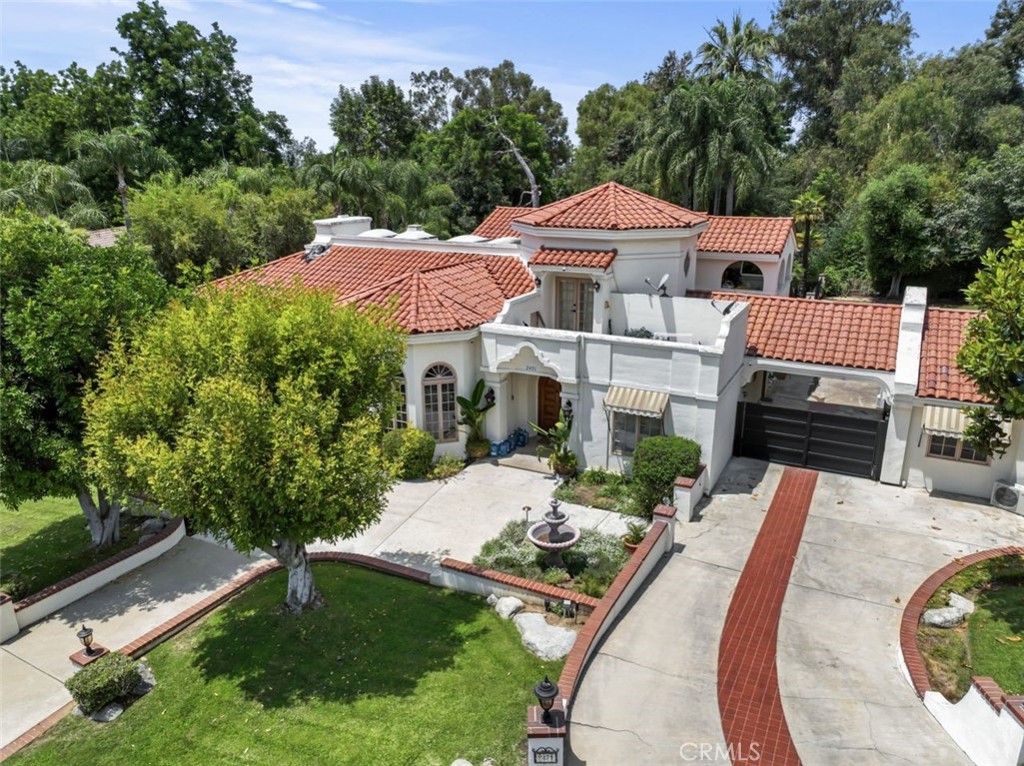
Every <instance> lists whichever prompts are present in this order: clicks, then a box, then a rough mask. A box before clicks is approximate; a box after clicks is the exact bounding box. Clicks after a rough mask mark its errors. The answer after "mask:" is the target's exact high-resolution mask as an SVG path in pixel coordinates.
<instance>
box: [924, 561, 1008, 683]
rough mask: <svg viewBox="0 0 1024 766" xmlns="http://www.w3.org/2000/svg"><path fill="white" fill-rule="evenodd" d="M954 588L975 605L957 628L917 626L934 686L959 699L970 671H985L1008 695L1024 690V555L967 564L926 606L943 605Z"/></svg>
mask: <svg viewBox="0 0 1024 766" xmlns="http://www.w3.org/2000/svg"><path fill="white" fill-rule="evenodd" d="M950 593H959V594H961V595H965V596H967V597H968V598H970V599H972V600H973V601H974V605H975V610H974V613H973V614H971V615H970V616H969V617H968V618H967V621H966V622H965V624H964V625H962V626H960V627H958V628H951V629H946V628H930V627H924V626H922V627H921V628H919V630H918V634H917V642H918V648H919V649H920V650H921V655H922V657H923V658H924V662H925V668H926V669H927V671H928V677H929V679H930V680H931V682H932V685H933V686H934V687H935V689H936V690H937V691H939V692H940V693H941V694H943V695H944V696H945V697H946V698H947V699H949V700H951V701H956V700H959V699H960V698H961V697H963V695H964V694H965V693H966V691H967V689H968V687H969V686H970V682H971V677H972V676H987V677H991V678H994V679H995V681H996V682H997V683H998V684H999V685H1000V686H1001V687H1002V688H1003V691H1005V692H1007V693H1008V694H1024V676H1022V675H1021V670H1020V669H1021V668H1022V667H1024V556H1001V557H998V558H993V559H989V560H987V561H982V562H979V563H977V564H974V565H973V566H970V567H967V568H966V569H964V570H963V571H961V572H959V573H957V574H956V575H954V576H953V577H951V578H950V579H948V580H947V581H946V582H945V583H943V584H942V585H941V586H940V587H939V589H938V590H937V591H936V592H935V594H934V595H933V596H932V598H931V599H930V600H929V601H928V604H927V606H928V608H930V609H932V608H939V607H942V606H945V605H946V602H947V600H948V598H949V594H950Z"/></svg>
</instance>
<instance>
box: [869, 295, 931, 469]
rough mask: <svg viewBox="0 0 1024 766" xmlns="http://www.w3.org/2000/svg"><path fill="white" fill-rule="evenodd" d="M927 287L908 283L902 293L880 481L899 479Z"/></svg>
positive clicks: (922, 327) (908, 432)
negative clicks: (913, 285) (891, 394)
mask: <svg viewBox="0 0 1024 766" xmlns="http://www.w3.org/2000/svg"><path fill="white" fill-rule="evenodd" d="M927 308H928V291H927V290H926V289H925V288H923V287H908V288H907V290H906V292H905V293H904V294H903V308H902V310H901V311H900V335H899V341H898V342H897V344H896V371H895V373H894V374H893V397H892V410H891V411H890V413H889V425H888V427H887V429H886V434H885V451H884V452H883V453H882V470H881V472H880V473H879V477H878V479H879V481H881V482H882V483H883V484H900V483H902V482H903V466H904V463H905V462H906V457H907V441H908V440H909V436H910V416H911V415H912V414H913V408H914V404H913V402H914V397H915V396H916V395H917V378H918V374H919V372H920V370H921V338H922V336H923V335H924V319H925V311H926V310H927Z"/></svg>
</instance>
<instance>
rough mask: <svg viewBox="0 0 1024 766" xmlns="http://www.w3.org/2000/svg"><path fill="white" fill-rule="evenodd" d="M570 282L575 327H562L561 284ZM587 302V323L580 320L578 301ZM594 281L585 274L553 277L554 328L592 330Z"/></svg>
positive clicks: (576, 330) (569, 330) (579, 330)
mask: <svg viewBox="0 0 1024 766" xmlns="http://www.w3.org/2000/svg"><path fill="white" fill-rule="evenodd" d="M564 284H572V285H573V287H574V296H573V305H574V306H575V308H574V309H573V310H572V315H573V323H574V324H575V325H576V326H575V327H562V326H561V325H562V322H561V319H562V285H564ZM581 302H583V303H588V302H589V306H590V322H589V324H587V323H584V322H581V321H580V314H581V313H583V312H580V310H579V306H580V303H581ZM594 303H595V301H594V281H593V280H592V279H590V278H588V277H585V276H558V277H556V278H555V326H556V328H555V329H558V330H566V331H568V332H589V333H592V332H593V331H594V309H595V306H594Z"/></svg>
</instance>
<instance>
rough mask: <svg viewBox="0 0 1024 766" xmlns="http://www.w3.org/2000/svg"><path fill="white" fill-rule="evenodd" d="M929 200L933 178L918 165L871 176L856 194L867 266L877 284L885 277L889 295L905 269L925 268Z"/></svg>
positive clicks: (893, 293) (897, 288) (917, 270)
mask: <svg viewBox="0 0 1024 766" xmlns="http://www.w3.org/2000/svg"><path fill="white" fill-rule="evenodd" d="M934 201H935V188H934V185H933V181H932V178H931V176H929V174H928V171H927V170H926V169H925V168H923V167H921V166H920V165H904V166H903V167H901V168H899V169H898V170H895V171H894V172H892V173H890V174H889V175H887V176H885V177H883V178H875V179H872V180H871V181H869V182H868V184H867V185H866V186H865V187H864V190H863V191H862V192H861V193H860V196H859V197H858V205H859V207H860V213H861V225H862V226H863V230H864V237H865V242H866V244H867V252H868V268H869V269H870V271H871V275H872V277H873V278H874V280H875V286H876V288H881V286H882V285H883V284H884V283H885V282H888V283H889V291H888V294H889V297H896V296H898V295H899V292H900V283H901V282H902V280H903V277H904V276H905V275H913V274H920V273H923V272H925V271H927V269H928V266H929V255H930V250H929V236H928V235H929V222H930V221H931V219H932V215H933V213H934Z"/></svg>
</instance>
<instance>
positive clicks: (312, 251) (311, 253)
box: [305, 245, 327, 263]
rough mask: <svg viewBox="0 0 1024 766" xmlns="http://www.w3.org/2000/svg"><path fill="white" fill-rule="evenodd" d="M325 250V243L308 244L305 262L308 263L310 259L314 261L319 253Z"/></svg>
mask: <svg viewBox="0 0 1024 766" xmlns="http://www.w3.org/2000/svg"><path fill="white" fill-rule="evenodd" d="M326 250H327V245H309V246H307V247H306V256H305V261H306V263H309V262H310V261H315V260H316V259H317V258H319V257H320V256H321V255H323V254H324V252H325V251H326Z"/></svg>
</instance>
